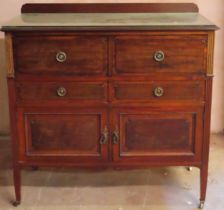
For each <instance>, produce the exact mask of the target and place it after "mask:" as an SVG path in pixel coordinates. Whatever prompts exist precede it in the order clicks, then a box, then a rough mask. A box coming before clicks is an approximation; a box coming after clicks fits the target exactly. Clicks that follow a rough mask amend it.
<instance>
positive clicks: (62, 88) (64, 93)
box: [57, 87, 67, 97]
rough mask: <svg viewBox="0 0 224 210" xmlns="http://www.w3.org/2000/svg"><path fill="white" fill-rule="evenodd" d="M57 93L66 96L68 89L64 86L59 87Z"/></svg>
mask: <svg viewBox="0 0 224 210" xmlns="http://www.w3.org/2000/svg"><path fill="white" fill-rule="evenodd" d="M57 95H58V96H59V97H64V96H66V95H67V90H66V89H65V88H64V87H59V88H58V89H57Z"/></svg>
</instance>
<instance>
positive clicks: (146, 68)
mask: <svg viewBox="0 0 224 210" xmlns="http://www.w3.org/2000/svg"><path fill="white" fill-rule="evenodd" d="M206 49H207V37H206V36H204V35H200V36H196V35H194V36H193V35H160V36H159V35H157V36H134V37H133V36H118V37H116V38H115V64H114V73H115V74H148V73H152V72H181V73H203V72H204V73H205V71H206Z"/></svg>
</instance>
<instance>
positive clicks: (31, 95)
mask: <svg viewBox="0 0 224 210" xmlns="http://www.w3.org/2000/svg"><path fill="white" fill-rule="evenodd" d="M16 92H17V100H19V101H41V100H106V99H107V84H106V83H105V82H40V83H39V82H21V83H20V82H18V83H17V84H16Z"/></svg>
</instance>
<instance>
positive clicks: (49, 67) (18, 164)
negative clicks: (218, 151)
mask: <svg viewBox="0 0 224 210" xmlns="http://www.w3.org/2000/svg"><path fill="white" fill-rule="evenodd" d="M68 12H69V13H68ZM71 12H72V13H71ZM22 13H23V14H22V15H21V17H20V18H19V19H16V20H14V21H12V22H11V23H9V24H8V25H6V26H4V27H2V30H3V31H5V32H6V52H7V60H8V69H7V72H8V87H9V102H10V114H11V127H12V138H13V155H14V181H15V191H16V202H15V205H17V204H19V202H20V199H21V194H20V185H21V183H20V179H21V178H20V170H21V169H22V168H23V167H26V166H32V167H47V166H50V167H52V166H55V167H60V166H63V167H65V166H68V167H69V166H70V167H97V168H106V167H110V168H115V169H116V168H130V169H131V168H146V167H152V166H195V167H199V168H200V171H201V196H200V201H201V203H200V207H202V206H203V202H204V200H205V193H206V183H207V173H208V152H209V133H210V131H209V130H210V110H211V92H212V76H213V75H212V63H213V47H214V30H215V29H216V26H214V25H213V24H211V23H210V22H208V21H207V20H206V19H204V18H203V17H202V16H200V15H199V14H198V9H197V7H196V5H193V4H109V6H108V5H106V4H86V5H85V4H72V5H67V6H66V5H64V6H62V5H57V4H52V5H45V4H34V5H25V6H23V8H22ZM34 13H41V14H34ZM61 13H63V14H61ZM38 21H39V22H38Z"/></svg>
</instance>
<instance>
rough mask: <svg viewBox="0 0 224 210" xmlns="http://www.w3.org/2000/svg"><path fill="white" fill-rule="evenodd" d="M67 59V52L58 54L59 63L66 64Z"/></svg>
mask: <svg viewBox="0 0 224 210" xmlns="http://www.w3.org/2000/svg"><path fill="white" fill-rule="evenodd" d="M66 59H67V55H66V53H65V52H58V53H57V54H56V60H57V61H58V62H59V63H63V62H65V61H66Z"/></svg>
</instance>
